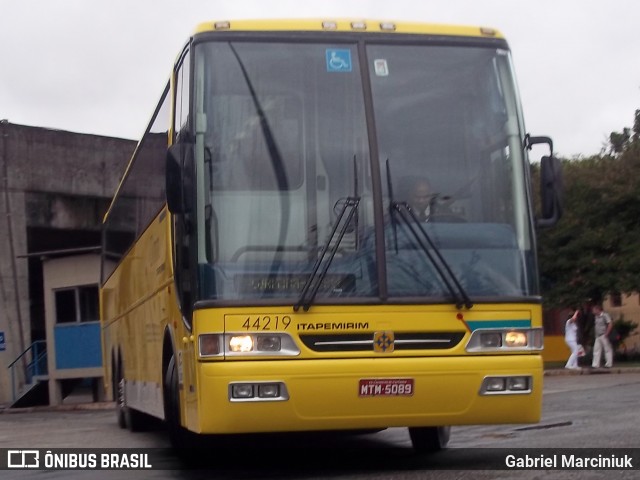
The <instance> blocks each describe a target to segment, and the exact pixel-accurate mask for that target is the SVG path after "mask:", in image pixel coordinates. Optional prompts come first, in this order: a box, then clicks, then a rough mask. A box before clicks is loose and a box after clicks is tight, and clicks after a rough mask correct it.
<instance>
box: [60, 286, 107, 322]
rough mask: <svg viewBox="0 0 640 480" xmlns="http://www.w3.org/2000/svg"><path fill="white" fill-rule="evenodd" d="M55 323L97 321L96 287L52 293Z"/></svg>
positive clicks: (67, 289)
mask: <svg viewBox="0 0 640 480" xmlns="http://www.w3.org/2000/svg"><path fill="white" fill-rule="evenodd" d="M54 294H55V301H56V323H74V322H95V321H98V320H99V318H98V286H97V285H83V286H78V287H71V288H61V289H59V290H55V291H54Z"/></svg>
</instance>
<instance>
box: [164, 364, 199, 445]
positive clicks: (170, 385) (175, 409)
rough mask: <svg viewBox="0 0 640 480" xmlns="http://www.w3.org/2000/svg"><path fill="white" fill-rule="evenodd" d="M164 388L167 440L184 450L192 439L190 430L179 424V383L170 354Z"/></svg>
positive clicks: (176, 366)
mask: <svg viewBox="0 0 640 480" xmlns="http://www.w3.org/2000/svg"><path fill="white" fill-rule="evenodd" d="M164 388H165V391H164V402H165V405H164V411H165V421H166V424H167V430H168V431H169V442H170V443H171V446H172V447H173V448H175V449H181V451H184V449H185V448H189V447H191V446H192V443H193V441H192V438H191V435H190V432H188V431H187V430H186V429H185V428H184V427H183V426H182V425H181V424H180V385H179V382H178V365H176V357H175V355H172V356H171V360H169V365H168V366H167V371H166V373H165V382H164Z"/></svg>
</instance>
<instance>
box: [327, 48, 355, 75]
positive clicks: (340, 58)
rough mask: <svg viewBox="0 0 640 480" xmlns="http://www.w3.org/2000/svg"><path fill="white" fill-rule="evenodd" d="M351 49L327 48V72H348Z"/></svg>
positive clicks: (349, 69)
mask: <svg viewBox="0 0 640 480" xmlns="http://www.w3.org/2000/svg"><path fill="white" fill-rule="evenodd" d="M350 71H351V50H343V49H337V48H328V49H327V72H350Z"/></svg>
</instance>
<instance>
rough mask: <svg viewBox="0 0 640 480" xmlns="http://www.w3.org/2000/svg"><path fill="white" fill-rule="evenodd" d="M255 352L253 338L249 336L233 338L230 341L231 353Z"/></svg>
mask: <svg viewBox="0 0 640 480" xmlns="http://www.w3.org/2000/svg"><path fill="white" fill-rule="evenodd" d="M252 350H253V338H251V337H250V336H249V335H241V336H237V337H231V338H230V339H229V351H231V352H250V351H252Z"/></svg>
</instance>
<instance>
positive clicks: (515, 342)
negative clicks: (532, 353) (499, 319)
mask: <svg viewBox="0 0 640 480" xmlns="http://www.w3.org/2000/svg"><path fill="white" fill-rule="evenodd" d="M504 345H505V347H526V346H527V334H526V333H525V332H507V333H505V334H504Z"/></svg>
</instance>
